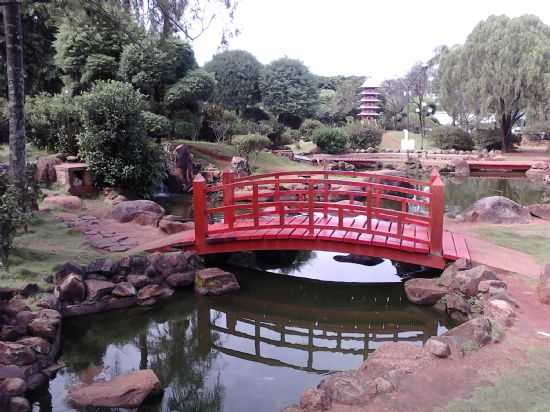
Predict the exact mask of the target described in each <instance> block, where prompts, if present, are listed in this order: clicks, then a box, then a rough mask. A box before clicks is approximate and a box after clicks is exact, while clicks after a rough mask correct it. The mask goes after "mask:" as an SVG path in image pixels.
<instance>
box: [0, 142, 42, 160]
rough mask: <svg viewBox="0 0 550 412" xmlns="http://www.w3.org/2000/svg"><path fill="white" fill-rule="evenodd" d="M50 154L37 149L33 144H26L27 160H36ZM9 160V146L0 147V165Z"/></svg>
mask: <svg viewBox="0 0 550 412" xmlns="http://www.w3.org/2000/svg"><path fill="white" fill-rule="evenodd" d="M48 154H52V153H49V152H47V151H46V150H42V149H39V148H37V147H36V146H35V145H33V144H30V143H29V144H27V158H28V159H29V160H36V159H37V158H39V157H40V156H46V155H48ZM8 158H9V146H8V145H7V144H2V145H0V163H7V162H8Z"/></svg>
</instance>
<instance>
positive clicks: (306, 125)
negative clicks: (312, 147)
mask: <svg viewBox="0 0 550 412" xmlns="http://www.w3.org/2000/svg"><path fill="white" fill-rule="evenodd" d="M320 127H323V123H321V122H320V121H319V120H317V119H306V120H304V122H303V123H302V124H301V126H300V133H301V134H302V136H304V137H311V136H312V135H313V132H314V131H315V130H317V129H319V128H320Z"/></svg>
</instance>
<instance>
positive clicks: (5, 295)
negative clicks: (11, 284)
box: [0, 287, 17, 301]
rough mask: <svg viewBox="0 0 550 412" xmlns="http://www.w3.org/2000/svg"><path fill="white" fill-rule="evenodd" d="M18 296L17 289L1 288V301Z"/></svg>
mask: <svg viewBox="0 0 550 412" xmlns="http://www.w3.org/2000/svg"><path fill="white" fill-rule="evenodd" d="M16 294H17V289H15V288H5V287H0V301H2V300H10V299H11V298H13V297H14V296H15V295H16Z"/></svg>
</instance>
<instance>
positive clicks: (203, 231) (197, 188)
mask: <svg viewBox="0 0 550 412" xmlns="http://www.w3.org/2000/svg"><path fill="white" fill-rule="evenodd" d="M193 211H194V214H195V247H196V249H197V250H201V249H203V248H204V246H205V244H206V237H207V236H208V216H207V211H208V206H207V202H206V180H204V177H202V175H201V174H200V173H199V174H198V175H197V176H196V177H195V179H194V180H193Z"/></svg>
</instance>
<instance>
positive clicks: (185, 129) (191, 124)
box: [172, 119, 200, 140]
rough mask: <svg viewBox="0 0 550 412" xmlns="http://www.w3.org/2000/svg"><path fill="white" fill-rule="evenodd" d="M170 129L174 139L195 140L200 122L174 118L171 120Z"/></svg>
mask: <svg viewBox="0 0 550 412" xmlns="http://www.w3.org/2000/svg"><path fill="white" fill-rule="evenodd" d="M172 129H173V135H174V138H176V139H191V140H195V139H196V138H197V136H198V134H199V130H200V124H199V123H198V122H196V121H192V120H183V119H175V120H174V121H173V122H172Z"/></svg>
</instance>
